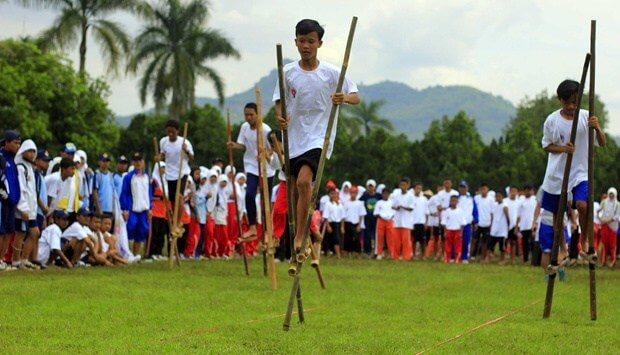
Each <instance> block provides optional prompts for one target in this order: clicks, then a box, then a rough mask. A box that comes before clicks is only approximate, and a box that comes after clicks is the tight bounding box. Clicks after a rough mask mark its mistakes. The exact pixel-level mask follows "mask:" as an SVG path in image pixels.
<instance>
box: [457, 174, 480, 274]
mask: <svg viewBox="0 0 620 355" xmlns="http://www.w3.org/2000/svg"><path fill="white" fill-rule="evenodd" d="M458 189H459V196H458V198H459V203H458V207H459V209H460V210H461V211H462V212H463V216H464V217H465V222H466V223H465V226H463V231H462V233H461V239H462V243H463V245H462V246H461V259H462V261H463V264H468V263H469V244H470V242H471V237H472V233H473V225H474V223H476V222H478V206H476V201H475V200H474V198H473V197H472V196H471V194H470V193H469V185H468V184H467V181H461V182H460V183H459V187H458Z"/></svg>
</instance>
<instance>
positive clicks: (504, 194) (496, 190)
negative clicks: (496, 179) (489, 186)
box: [495, 189, 506, 197]
mask: <svg viewBox="0 0 620 355" xmlns="http://www.w3.org/2000/svg"><path fill="white" fill-rule="evenodd" d="M495 194H496V195H502V197H504V196H506V193H505V192H504V190H502V189H495Z"/></svg>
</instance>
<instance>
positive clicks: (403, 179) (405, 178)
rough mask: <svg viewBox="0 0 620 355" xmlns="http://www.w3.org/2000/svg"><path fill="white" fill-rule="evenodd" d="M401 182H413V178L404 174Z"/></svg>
mask: <svg viewBox="0 0 620 355" xmlns="http://www.w3.org/2000/svg"><path fill="white" fill-rule="evenodd" d="M400 182H406V183H407V185H409V184H411V179H409V178H408V177H406V176H403V177H402V178H400Z"/></svg>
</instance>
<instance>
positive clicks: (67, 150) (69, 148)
mask: <svg viewBox="0 0 620 355" xmlns="http://www.w3.org/2000/svg"><path fill="white" fill-rule="evenodd" d="M76 151H77V148H76V146H75V144H73V143H71V142H69V143H66V144H65V145H64V146H63V147H62V149H61V150H60V156H59V157H56V158H54V159H53V160H52V163H51V164H50V165H49V166H48V167H47V174H45V175H46V176H49V175H51V174H52V173H55V172H58V171H60V166H59V165H58V163H60V161H61V160H62V159H63V158H70V159H71V160H73V158H74V157H75V153H76Z"/></svg>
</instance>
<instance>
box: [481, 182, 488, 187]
mask: <svg viewBox="0 0 620 355" xmlns="http://www.w3.org/2000/svg"><path fill="white" fill-rule="evenodd" d="M480 187H489V184H487V183H486V182H481V183H480Z"/></svg>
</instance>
